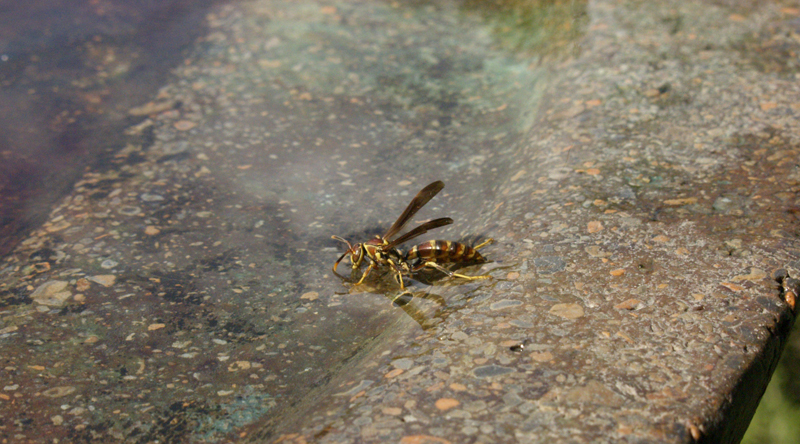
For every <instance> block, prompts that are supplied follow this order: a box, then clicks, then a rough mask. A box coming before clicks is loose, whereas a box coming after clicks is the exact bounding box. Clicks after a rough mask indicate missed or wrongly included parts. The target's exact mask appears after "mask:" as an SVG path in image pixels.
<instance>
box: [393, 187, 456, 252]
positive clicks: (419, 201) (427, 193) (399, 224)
mask: <svg viewBox="0 0 800 444" xmlns="http://www.w3.org/2000/svg"><path fill="white" fill-rule="evenodd" d="M442 188H444V182H442V181H441V180H437V181H436V182H433V183H431V184H429V185H428V186H426V187H425V188H423V189H421V190H420V192H419V193H417V195H416V196H414V198H413V199H411V202H410V203H409V204H408V206H407V207H406V209H405V211H403V214H401V215H400V217H398V218H397V220H396V221H394V224H392V226H391V227H389V229H388V230H387V231H386V234H384V235H383V238H384V239H386V240H388V239H389V238H391V237H392V236H394V235H395V234H397V233H399V232H400V230H402V229H403V227H404V226H405V224H406V223H408V221H409V220H411V218H412V217H413V216H414V215H415V214H417V211H419V209H420V208H422V207H423V206H425V204H426V203H428V201H430V200H431V199H433V196H435V195H436V194H437V193H439V191H442ZM451 222H452V221H451ZM423 232H424V231H423ZM420 234H422V233H420ZM406 240H408V239H406Z"/></svg>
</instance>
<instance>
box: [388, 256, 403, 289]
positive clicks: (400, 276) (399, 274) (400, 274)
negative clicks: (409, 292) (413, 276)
mask: <svg viewBox="0 0 800 444" xmlns="http://www.w3.org/2000/svg"><path fill="white" fill-rule="evenodd" d="M388 262H389V265H390V266H391V267H392V270H394V272H395V273H397V275H396V276H395V279H397V283H399V284H400V289H401V290H405V289H406V284H405V282H403V272H402V271H400V269H399V268H397V264H395V263H394V261H392V260H391V259H389V261H388Z"/></svg>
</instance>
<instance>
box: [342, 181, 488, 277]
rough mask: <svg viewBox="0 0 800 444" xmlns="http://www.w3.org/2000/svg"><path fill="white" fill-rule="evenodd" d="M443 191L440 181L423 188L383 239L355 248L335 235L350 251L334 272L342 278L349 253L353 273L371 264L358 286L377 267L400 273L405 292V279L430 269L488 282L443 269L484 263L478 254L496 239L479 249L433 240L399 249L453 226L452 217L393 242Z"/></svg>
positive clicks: (355, 246)
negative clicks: (438, 230)
mask: <svg viewBox="0 0 800 444" xmlns="http://www.w3.org/2000/svg"><path fill="white" fill-rule="evenodd" d="M442 188H444V183H443V182H442V181H440V180H437V181H436V182H433V183H432V184H430V185H428V186H426V187H425V188H423V189H422V190H421V191H420V192H419V193H417V195H416V196H414V198H413V199H411V203H409V204H408V207H406V209H405V211H403V214H401V215H400V217H399V218H397V220H396V221H395V222H394V224H392V226H391V227H389V229H388V230H387V231H386V234H384V235H383V236H375V238H374V239H370V240H368V241H366V242H362V243H358V244H355V245H351V244H350V242H348V241H346V240H345V239H342V238H341V237H339V236H333V239H336V240H339V241H342V242H344V243H346V244H347V251H345V252H344V253H343V254H342V255H341V256H339V259H338V260H336V263H335V264H333V273H334V274H336V275H337V276H339V274H338V273H336V268H337V267H338V266H339V262H341V261H342V259H344V257H345V256H347V255H348V254H349V255H350V262H351V263H352V265H353V271H355V270H357V269H359V268H361V264H362V263H364V261H365V260H366V261H367V262H368V263H369V265H368V266H367V271H365V272H364V274H363V275H362V276H361V279H360V280H359V281H358V283H357V284H356V285H358V284H361V283H362V282H364V279H366V278H367V276H368V275H369V274H370V272H371V271H372V270H374V269H376V268H383V269H387V268H388V269H390V270H392V271H394V273H396V274H395V277H396V279H397V281H398V282H399V283H400V288H403V289H405V284H404V283H403V276H412V274H414V273H418V272H421V271H422V270H423V269H424V268H426V267H428V268H432V269H435V270H438V271H441V272H442V273H445V274H446V275H448V276H450V277H457V278H461V279H467V280H475V279H488V278H489V277H490V276H467V275H463V274H458V273H454V272H452V271H450V270H448V269H447V268H445V267H443V266H442V264H445V265H447V264H481V263H484V262H486V259H485V258H484V257H483V256H481V254H480V253H478V249H480V248H482V247H484V246H486V245H488V244H490V243H492V242H493V240H492V239H489V240H487V241H485V242H483V243H481V244H480V245H477V246H475V247H470V246H468V245H464V244H462V243H459V242H451V241H441V240H432V241H428V242H424V243H422V244H419V245H417V246H415V247H413V248H411V249H410V250H409V251H408V252H407V253H405V254H404V253H403V252H402V251H400V250H399V249H398V248H397V247H398V246H399V245H400V244H402V243H404V242H407V241H409V240H411V239H413V238H415V237H417V236H420V235H422V234H425V233H427V232H428V230H432V229H434V228H438V227H442V226H444V225H449V224H452V223H453V219H450V218H449V217H442V218H439V219H434V220H431V221H428V222H425V223H423V224H422V225H420V226H418V227H417V228H414V229H413V230H411V231H409V232H408V233H406V234H404V235H402V236H400V237H398V238H397V239H394V240H392V237H394V236H396V235H397V233H399V232H400V230H402V229H403V226H405V224H406V223H407V222H408V221H409V220H411V218H412V217H413V216H414V214H416V213H417V211H419V209H420V208H422V207H423V206H424V205H425V204H427V203H428V201H430V200H431V199H432V198H433V196H435V195H436V194H437V193H438V192H439V191H441V190H442Z"/></svg>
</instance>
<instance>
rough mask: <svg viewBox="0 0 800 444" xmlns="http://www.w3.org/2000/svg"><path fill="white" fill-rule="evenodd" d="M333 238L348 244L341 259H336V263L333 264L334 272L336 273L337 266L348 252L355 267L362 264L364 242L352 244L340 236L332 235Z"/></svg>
mask: <svg viewBox="0 0 800 444" xmlns="http://www.w3.org/2000/svg"><path fill="white" fill-rule="evenodd" d="M332 239H336V240H338V241H341V242H344V243H346V244H347V251H345V252H344V253H342V255H341V256H339V259H337V260H336V263H335V264H333V272H334V274H335V273H336V268H337V267H338V266H339V262H341V261H342V259H344V258H345V256H347V255H348V254H349V255H350V263H351V264H352V265H353V268H358V267H359V266H361V261H362V260H364V244H355V245H352V244H350V242H348V241H347V240H346V239H343V238H341V237H339V236H332Z"/></svg>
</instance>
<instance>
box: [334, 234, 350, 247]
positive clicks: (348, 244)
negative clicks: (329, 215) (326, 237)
mask: <svg viewBox="0 0 800 444" xmlns="http://www.w3.org/2000/svg"><path fill="white" fill-rule="evenodd" d="M331 239H335V240H338V241H340V242H344V243H346V244H347V248H348V249H349V250H352V249H353V246H352V245H350V242H349V241H348V240H347V239H343V238H341V237H339V236H336V235H333V236H331Z"/></svg>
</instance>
